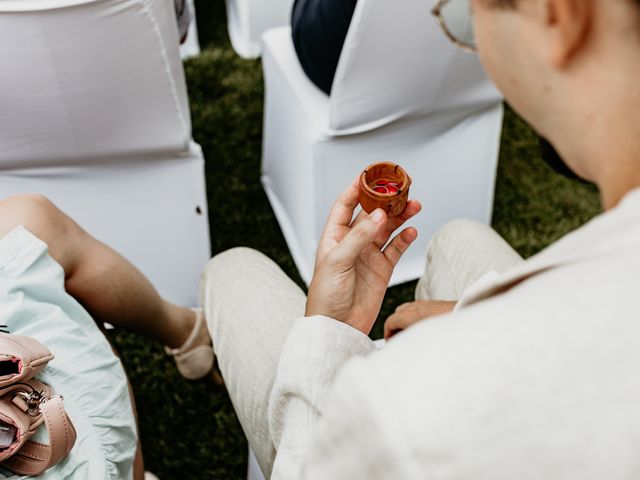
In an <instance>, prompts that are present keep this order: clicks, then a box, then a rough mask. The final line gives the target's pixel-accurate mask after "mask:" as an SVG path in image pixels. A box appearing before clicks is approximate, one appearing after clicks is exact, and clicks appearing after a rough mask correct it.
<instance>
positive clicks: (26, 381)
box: [0, 333, 76, 476]
mask: <svg viewBox="0 0 640 480" xmlns="http://www.w3.org/2000/svg"><path fill="white" fill-rule="evenodd" d="M51 360H53V354H52V353H51V352H50V351H49V350H48V349H47V348H46V347H45V346H44V345H42V344H41V343H40V342H38V341H37V340H35V339H33V338H30V337H21V336H18V335H10V334H7V333H0V462H1V463H2V465H3V466H4V467H6V468H8V469H9V470H11V471H12V472H14V473H17V474H19V475H29V476H36V475H40V474H41V473H42V472H44V471H45V470H47V469H48V468H51V467H53V466H54V465H56V464H57V463H58V462H60V461H61V460H63V459H64V458H65V457H66V456H67V455H68V454H69V452H70V451H71V448H72V447H73V445H74V443H75V441H76V431H75V429H74V428H73V424H72V423H71V420H70V419H69V417H68V416H67V413H66V412H65V410H64V406H63V404H62V396H61V395H56V394H54V393H53V392H52V391H51V387H49V386H48V385H46V384H44V383H42V382H39V381H38V380H35V378H34V377H35V376H36V375H38V373H40V372H41V371H42V369H43V368H44V367H45V366H46V365H47V363H49V362H50V361H51ZM43 423H44V425H45V427H46V429H47V433H48V434H49V445H45V444H43V443H39V442H34V441H32V440H30V438H31V437H32V436H33V434H34V433H35V432H36V430H37V429H38V428H39V427H40V426H41V425H42V424H43Z"/></svg>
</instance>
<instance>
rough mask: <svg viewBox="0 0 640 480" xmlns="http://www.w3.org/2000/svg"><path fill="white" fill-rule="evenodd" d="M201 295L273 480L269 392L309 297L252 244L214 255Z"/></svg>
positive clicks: (242, 413) (233, 393) (232, 388)
mask: <svg viewBox="0 0 640 480" xmlns="http://www.w3.org/2000/svg"><path fill="white" fill-rule="evenodd" d="M200 295H201V302H202V303H201V304H202V305H203V308H204V310H205V314H206V318H207V323H208V326H209V331H210V332H211V338H212V339H213V347H214V350H215V354H216V356H217V359H218V365H219V367H220V370H221V372H222V376H223V377H224V381H225V385H226V387H227V389H228V391H229V396H230V397H231V401H232V403H233V406H234V408H235V411H236V413H237V415H238V418H239V420H240V424H241V425H242V428H243V430H244V433H245V435H246V436H247V439H248V440H249V444H250V445H251V447H252V449H253V451H254V452H255V454H256V458H257V460H258V463H259V464H260V468H261V469H262V471H263V472H265V474H266V476H267V478H268V477H269V474H270V472H271V469H272V467H273V460H274V458H275V448H274V445H273V443H272V441H271V435H270V433H269V425H268V415H267V414H268V412H267V411H268V405H269V396H270V394H271V390H272V388H273V383H274V380H275V375H276V369H277V367H278V362H279V360H280V353H281V351H282V347H283V344H284V342H285V340H286V338H287V336H288V334H289V331H290V329H291V327H292V326H293V323H294V321H295V320H296V319H297V318H299V317H302V316H304V310H305V304H306V296H305V294H304V292H303V291H302V290H301V289H300V288H299V287H298V286H297V285H296V284H295V283H294V282H293V281H292V280H290V279H289V278H288V277H287V276H286V275H285V274H284V272H283V271H282V270H281V269H280V268H279V267H278V266H277V265H276V264H275V263H274V262H273V261H272V260H270V259H269V258H267V257H266V256H264V255H262V254H261V253H259V252H257V251H255V250H251V249H248V248H235V249H232V250H229V251H227V252H224V253H221V254H220V255H217V256H216V257H214V258H213V259H212V260H211V261H210V262H209V264H208V265H207V267H206V269H205V271H204V273H203V277H202V282H201V292H200Z"/></svg>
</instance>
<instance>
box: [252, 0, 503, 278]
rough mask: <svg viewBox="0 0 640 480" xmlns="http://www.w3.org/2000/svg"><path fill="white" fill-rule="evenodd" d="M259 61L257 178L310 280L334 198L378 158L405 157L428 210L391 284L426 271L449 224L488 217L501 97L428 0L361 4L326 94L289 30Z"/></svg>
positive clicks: (365, 0)
mask: <svg viewBox="0 0 640 480" xmlns="http://www.w3.org/2000/svg"><path fill="white" fill-rule="evenodd" d="M262 57H263V58H262V61H263V68H264V74H265V89H266V91H265V121H264V133H263V162H262V183H263V185H264V188H265V190H266V192H267V195H268V197H269V200H270V202H271V205H272V207H273V209H274V211H275V214H276V216H277V218H278V222H279V224H280V227H281V229H282V231H283V233H284V236H285V238H286V240H287V244H288V246H289V248H290V250H291V253H292V256H293V258H294V260H295V262H296V266H297V267H298V270H299V271H300V274H301V276H302V278H303V279H304V281H305V282H307V283H309V281H310V280H311V276H312V273H313V265H314V259H315V252H316V247H317V242H318V239H319V236H320V234H321V232H322V228H323V225H324V222H325V220H326V216H327V213H328V211H329V209H330V207H331V205H332V203H333V201H334V200H335V198H336V197H337V196H338V194H339V193H340V192H341V191H342V190H343V189H344V188H345V187H346V186H347V185H348V184H349V183H350V182H351V181H352V180H353V179H354V178H355V177H356V175H357V174H358V173H359V172H361V171H362V170H363V169H364V168H365V167H366V166H367V165H369V164H371V163H374V162H377V161H391V162H395V163H398V164H401V165H402V166H403V167H404V168H405V169H406V170H407V171H408V172H409V174H410V175H411V176H412V177H413V185H412V187H411V189H412V193H411V197H412V198H416V199H418V200H420V201H421V202H422V203H423V206H424V210H423V212H422V213H421V214H420V215H419V216H418V217H417V218H416V219H415V220H413V221H412V222H411V225H414V226H415V227H417V228H418V230H419V232H420V235H419V237H418V240H417V241H416V243H415V244H414V245H413V246H412V248H411V249H410V250H409V251H408V252H407V253H406V254H405V256H404V257H403V259H402V260H401V262H400V264H399V265H398V267H397V268H396V270H395V272H394V276H393V278H392V280H391V285H395V284H398V283H402V282H405V281H409V280H412V279H415V278H418V277H419V276H420V275H421V274H422V270H423V266H424V252H425V250H426V245H427V243H428V241H429V239H430V237H431V236H432V234H433V233H435V231H436V230H438V228H440V227H441V226H442V225H444V224H445V223H447V222H448V221H449V220H452V219H455V218H470V219H475V220H479V221H482V222H484V223H489V222H490V220H491V211H492V204H493V190H494V184H495V175H496V167H497V160H498V151H499V142H500V133H501V126H502V116H503V106H502V98H501V95H500V94H499V92H498V91H497V90H496V88H495V87H494V86H493V84H492V83H491V82H490V81H489V80H488V79H487V77H486V75H485V73H484V70H483V69H482V67H481V65H480V63H479V61H478V58H477V56H476V55H471V54H468V53H466V52H463V51H460V50H459V49H458V48H457V47H456V46H455V45H453V44H452V43H451V42H449V40H448V39H447V38H446V37H445V36H444V35H442V32H441V31H440V29H439V26H438V25H437V23H436V21H435V19H434V18H433V17H432V16H431V14H430V4H429V3H428V2H427V3H425V2H424V1H423V0H397V1H395V2H387V1H383V0H359V2H358V4H357V6H356V10H355V12H354V16H353V19H352V22H351V25H350V28H349V32H348V34H347V38H346V40H345V45H344V48H343V51H342V55H341V57H340V61H339V63H338V68H337V71H336V76H335V79H334V82H333V87H332V91H331V96H330V97H329V96H327V95H325V94H324V93H323V92H322V91H320V90H319V89H318V88H317V87H316V86H315V85H313V84H312V83H311V81H310V80H309V79H308V78H307V76H306V75H305V73H304V71H303V70H302V68H301V66H300V63H299V61H298V59H297V57H296V54H295V51H294V47H293V44H292V40H291V30H290V28H288V27H284V28H279V29H273V30H271V31H269V32H267V33H266V34H265V35H264V40H263V55H262Z"/></svg>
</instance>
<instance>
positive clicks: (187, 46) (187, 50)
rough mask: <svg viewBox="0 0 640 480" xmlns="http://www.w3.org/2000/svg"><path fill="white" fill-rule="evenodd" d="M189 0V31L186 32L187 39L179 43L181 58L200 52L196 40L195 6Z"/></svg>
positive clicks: (191, 0) (198, 43) (194, 55)
mask: <svg viewBox="0 0 640 480" xmlns="http://www.w3.org/2000/svg"><path fill="white" fill-rule="evenodd" d="M188 1H189V8H190V9H191V25H189V33H188V34H187V40H186V41H185V42H184V43H183V44H182V45H180V56H181V57H182V59H183V60H186V59H188V58H191V57H196V56H198V55H199V54H200V41H199V40H198V24H197V22H196V6H195V4H194V3H193V0H188Z"/></svg>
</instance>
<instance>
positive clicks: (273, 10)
mask: <svg viewBox="0 0 640 480" xmlns="http://www.w3.org/2000/svg"><path fill="white" fill-rule="evenodd" d="M226 2H227V25H228V30H229V38H230V39H231V45H232V46H233V49H234V50H235V51H236V53H237V54H238V55H240V56H241V57H243V58H257V57H259V56H260V40H261V38H262V34H263V33H264V32H266V31H267V30H269V29H271V28H275V27H281V26H285V25H289V23H290V22H291V8H292V7H293V0H226Z"/></svg>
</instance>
